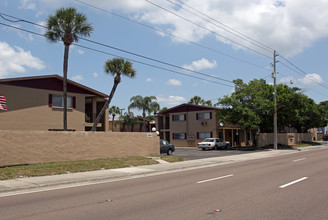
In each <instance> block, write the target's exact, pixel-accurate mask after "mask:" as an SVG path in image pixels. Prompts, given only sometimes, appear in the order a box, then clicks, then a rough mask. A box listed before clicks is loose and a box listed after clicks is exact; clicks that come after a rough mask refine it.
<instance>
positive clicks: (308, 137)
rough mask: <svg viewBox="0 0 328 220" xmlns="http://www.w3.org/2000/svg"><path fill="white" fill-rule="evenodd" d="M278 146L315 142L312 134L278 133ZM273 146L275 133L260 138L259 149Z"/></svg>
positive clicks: (262, 134)
mask: <svg viewBox="0 0 328 220" xmlns="http://www.w3.org/2000/svg"><path fill="white" fill-rule="evenodd" d="M277 139H278V141H277V142H278V144H282V145H289V146H293V145H296V144H298V143H299V142H301V141H307V142H311V141H313V135H312V134H311V133H278V137H277ZM268 145H273V133H261V134H260V135H259V136H258V144H257V146H258V147H264V146H268Z"/></svg>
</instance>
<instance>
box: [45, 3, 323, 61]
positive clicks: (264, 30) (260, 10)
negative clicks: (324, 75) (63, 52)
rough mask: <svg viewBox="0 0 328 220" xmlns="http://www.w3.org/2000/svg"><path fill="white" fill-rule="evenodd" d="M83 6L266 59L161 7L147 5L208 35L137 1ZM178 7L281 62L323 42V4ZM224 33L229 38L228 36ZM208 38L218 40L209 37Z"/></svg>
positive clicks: (197, 20) (178, 11) (177, 10)
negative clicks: (279, 56) (199, 14)
mask: <svg viewBox="0 0 328 220" xmlns="http://www.w3.org/2000/svg"><path fill="white" fill-rule="evenodd" d="M48 1H49V0H48ZM88 2H89V3H91V4H94V5H97V6H100V7H101V8H104V9H107V10H113V9H119V10H122V11H125V12H128V13H131V14H133V17H134V19H136V20H139V21H144V22H148V23H151V24H153V25H156V26H157V27H160V28H162V29H163V30H165V31H167V32H169V33H170V34H174V35H177V36H179V37H182V38H185V39H187V40H192V41H199V40H201V39H203V38H205V37H208V36H214V37H215V38H216V39H217V40H218V41H221V42H224V43H227V44H234V43H232V42H228V41H227V40H225V39H223V38H222V37H220V36H219V35H223V36H225V37H227V38H229V39H232V40H233V41H236V42H238V43H241V44H243V45H245V46H247V47H251V48H253V49H256V50H259V51H261V52H263V53H266V54H268V52H267V51H265V50H263V49H261V48H259V47H256V46H254V45H253V44H250V42H249V39H248V40H246V41H245V40H243V39H241V38H238V37H236V36H235V35H234V34H236V32H234V31H233V30H231V29H228V28H227V27H226V26H223V25H222V24H220V23H215V22H213V20H212V19H207V20H210V21H211V22H212V23H210V22H208V21H205V20H203V19H201V18H200V17H197V16H195V15H193V14H191V13H189V12H188V11H185V10H183V9H182V8H180V7H176V6H175V5H173V4H170V3H169V2H167V1H160V2H158V3H157V1H153V2H155V3H156V4H158V5H160V6H161V7H163V8H166V9H168V10H170V11H172V12H174V13H176V14H179V15H180V16H182V17H184V18H186V19H189V20H192V22H194V23H197V24H199V26H201V27H204V28H206V29H210V30H211V31H212V32H209V31H207V30H205V29H202V28H200V27H199V26H196V25H193V24H191V23H189V22H188V21H186V20H183V19H181V18H179V17H177V16H175V15H173V14H171V13H169V12H167V11H165V10H162V9H160V8H158V7H156V6H154V5H152V4H150V3H148V2H146V1H143V0H122V1H115V0H109V1H94V0H92V1H91V0H88ZM183 2H184V3H185V4H186V5H188V6H191V7H192V8H194V9H196V10H198V11H200V12H202V13H204V14H206V15H207V16H209V17H210V18H213V19H215V20H217V21H220V22H221V23H223V24H225V25H227V26H229V27H231V28H233V29H234V30H238V32H240V33H243V34H245V35H247V36H249V37H251V38H253V39H255V40H256V41H259V42H261V43H264V44H266V45H268V46H270V47H272V48H275V49H276V50H277V51H279V52H280V53H282V54H284V55H286V56H291V55H295V54H297V53H300V52H302V51H303V50H304V49H305V48H308V47H310V46H311V45H312V44H313V43H314V42H315V41H316V40H318V39H322V38H325V37H327V36H328V11H327V10H326V9H327V8H328V1H322V0H312V1H309V0H288V1H283V0H280V1H278V0H260V1H259V0H248V1H239V0H216V1H213V0H202V1H199V0H185V1H183ZM189 10H190V9H189ZM213 23H214V24H213ZM224 29H226V30H229V31H230V32H234V34H231V33H229V32H227V31H226V30H224ZM213 32H216V33H217V34H218V35H214V34H213ZM172 40H173V41H177V42H179V41H180V42H181V39H180V40H179V39H174V38H172ZM234 45H235V48H240V46H239V45H236V44H234ZM244 49H245V48H244ZM269 55H270V53H269Z"/></svg>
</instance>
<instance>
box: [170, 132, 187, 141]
mask: <svg viewBox="0 0 328 220" xmlns="http://www.w3.org/2000/svg"><path fill="white" fill-rule="evenodd" d="M173 139H178V140H184V139H186V134H185V133H173Z"/></svg>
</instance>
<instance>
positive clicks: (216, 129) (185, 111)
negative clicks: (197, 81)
mask: <svg viewBox="0 0 328 220" xmlns="http://www.w3.org/2000/svg"><path fill="white" fill-rule="evenodd" d="M217 111H220V108H216V107H209V106H200V105H192V104H181V105H178V106H176V107H173V108H170V109H167V110H165V111H162V112H160V113H158V115H157V117H156V126H157V131H158V132H159V135H160V138H161V139H166V140H168V141H169V142H171V143H172V144H174V145H175V146H177V147H196V146H197V143H198V142H201V141H202V140H203V139H205V138H211V137H213V138H215V137H218V138H221V139H223V140H225V141H228V142H229V143H230V145H231V146H233V147H235V146H246V145H248V144H251V145H253V144H255V142H256V132H257V131H256V130H255V129H251V130H247V131H246V130H244V129H241V128H240V126H238V125H229V124H227V123H225V124H223V123H219V119H218V116H217V114H216V112H217Z"/></svg>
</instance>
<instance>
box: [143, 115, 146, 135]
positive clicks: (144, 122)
mask: <svg viewBox="0 0 328 220" xmlns="http://www.w3.org/2000/svg"><path fill="white" fill-rule="evenodd" d="M142 117H143V119H142V123H143V124H142V131H143V132H145V131H146V119H145V117H146V113H145V110H143V111H142Z"/></svg>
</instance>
